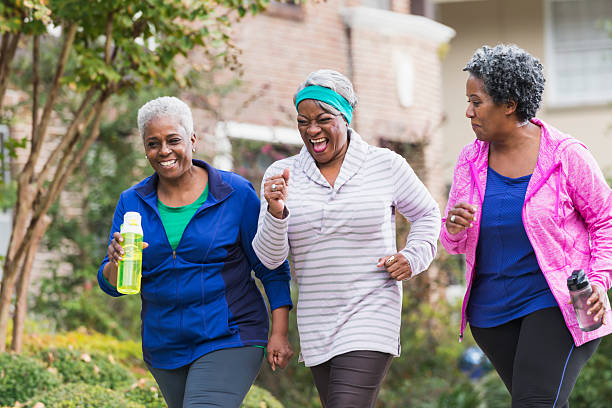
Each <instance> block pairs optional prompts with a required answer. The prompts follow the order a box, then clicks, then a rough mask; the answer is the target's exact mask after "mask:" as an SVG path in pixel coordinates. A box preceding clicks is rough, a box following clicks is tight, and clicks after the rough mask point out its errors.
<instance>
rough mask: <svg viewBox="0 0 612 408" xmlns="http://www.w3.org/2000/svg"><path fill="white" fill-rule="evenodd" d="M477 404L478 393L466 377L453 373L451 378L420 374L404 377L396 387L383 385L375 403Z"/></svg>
mask: <svg viewBox="0 0 612 408" xmlns="http://www.w3.org/2000/svg"><path fill="white" fill-rule="evenodd" d="M385 381H386V380H385ZM395 383H397V381H395ZM479 404H480V396H479V394H478V392H477V390H475V389H474V387H473V386H472V384H471V383H470V382H469V381H468V380H467V379H464V378H462V377H457V378H456V381H455V382H449V380H447V379H443V378H439V377H423V378H414V379H405V380H404V382H403V383H402V384H401V385H399V386H396V387H383V389H382V390H381V392H380V395H379V398H378V405H377V406H380V407H385V408H405V407H411V408H449V407H452V408H474V407H477V406H478V405H479Z"/></svg>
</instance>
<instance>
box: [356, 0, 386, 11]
mask: <svg viewBox="0 0 612 408" xmlns="http://www.w3.org/2000/svg"><path fill="white" fill-rule="evenodd" d="M361 5H362V6H365V7H371V8H377V9H383V10H391V0H361Z"/></svg>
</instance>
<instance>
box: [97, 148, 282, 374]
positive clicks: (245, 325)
mask: <svg viewBox="0 0 612 408" xmlns="http://www.w3.org/2000/svg"><path fill="white" fill-rule="evenodd" d="M193 163H194V165H196V166H200V167H203V168H204V169H206V171H207V172H208V189H209V194H208V199H207V200H206V202H205V203H204V204H202V206H201V207H200V208H199V209H198V210H197V212H196V213H195V215H194V216H193V218H192V219H191V220H190V221H189V224H187V227H186V228H185V232H183V236H182V237H181V240H180V242H179V244H178V247H177V248H176V251H173V250H172V247H171V246H170V243H169V242H168V238H167V236H166V232H165V230H164V227H163V225H162V221H161V218H160V216H159V211H158V210H157V182H158V175H157V174H153V175H152V176H150V177H148V178H146V179H144V180H143V181H141V182H140V183H138V184H137V185H135V186H133V187H131V188H129V189H128V190H126V191H124V192H123V193H121V196H120V198H119V202H118V203H117V207H116V208H115V215H114V217H113V226H112V228H111V232H110V239H109V243H110V241H111V240H112V238H113V233H114V232H116V231H119V228H120V226H121V224H122V222H123V214H124V213H126V212H127V211H138V212H139V213H140V215H141V216H142V229H143V232H144V241H146V242H147V243H148V244H149V247H148V248H147V249H145V250H144V251H143V255H142V284H141V299H142V311H141V318H142V329H141V331H142V352H143V357H144V360H145V361H146V362H147V363H148V364H150V365H151V366H153V367H155V368H162V369H174V368H177V367H181V366H184V365H186V364H189V363H191V362H193V361H194V360H196V359H197V358H199V357H201V356H203V355H204V354H206V353H209V352H211V351H214V350H220V349H224V348H230V347H241V346H246V345H254V346H266V344H267V343H268V311H267V308H266V304H265V302H264V300H263V297H262V295H261V293H260V291H259V289H258V288H257V286H256V285H255V280H254V279H253V278H252V276H251V270H254V271H255V275H256V276H257V277H258V278H259V279H260V280H261V281H262V283H263V286H264V289H265V291H266V295H267V297H268V300H269V302H270V307H271V308H272V310H274V309H276V308H278V307H282V306H289V307H292V303H291V296H290V291H289V280H290V278H291V277H290V272H289V264H288V262H285V263H283V264H282V265H281V266H280V267H278V268H277V269H274V270H270V269H267V268H266V267H265V266H263V265H262V264H261V262H260V261H259V259H258V258H257V256H256V255H255V252H254V251H253V248H252V246H251V242H252V241H253V237H254V236H255V233H256V230H257V219H258V217H259V206H260V201H259V199H258V198H257V194H256V193H255V190H254V189H253V186H252V185H251V183H249V182H248V181H247V180H246V179H244V178H243V177H241V176H239V175H237V174H234V173H231V172H225V171H220V170H217V169H215V168H214V167H212V166H210V165H208V164H207V163H205V162H203V161H200V160H193ZM107 263H108V254H107V256H106V257H105V258H104V260H103V261H102V265H101V266H100V269H99V270H98V283H99V285H100V288H101V289H102V290H103V291H104V292H106V293H107V294H109V295H111V296H121V294H120V293H119V292H117V290H116V288H115V287H113V286H112V285H110V284H109V283H108V281H107V280H106V279H105V278H104V275H103V274H102V270H103V269H104V266H105V265H106V264H107Z"/></svg>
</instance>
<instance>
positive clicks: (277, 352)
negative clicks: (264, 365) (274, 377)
mask: <svg viewBox="0 0 612 408" xmlns="http://www.w3.org/2000/svg"><path fill="white" fill-rule="evenodd" d="M266 352H267V354H268V364H270V367H271V368H272V371H276V367H280V368H285V367H287V364H289V362H290V361H291V357H293V349H292V348H291V344H290V343H289V339H288V338H287V336H286V335H282V334H274V333H272V335H270V340H268V347H267V348H266Z"/></svg>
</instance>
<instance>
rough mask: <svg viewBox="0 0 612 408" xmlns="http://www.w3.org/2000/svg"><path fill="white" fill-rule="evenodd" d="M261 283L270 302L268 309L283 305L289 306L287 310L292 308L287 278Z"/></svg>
mask: <svg viewBox="0 0 612 408" xmlns="http://www.w3.org/2000/svg"><path fill="white" fill-rule="evenodd" d="M263 285H264V289H265V290H266V296H267V297H268V302H270V310H274V309H278V308H279V307H283V306H289V310H291V309H293V302H292V301H291V289H290V288H289V281H288V280H273V281H269V282H265V283H264V284H263Z"/></svg>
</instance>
